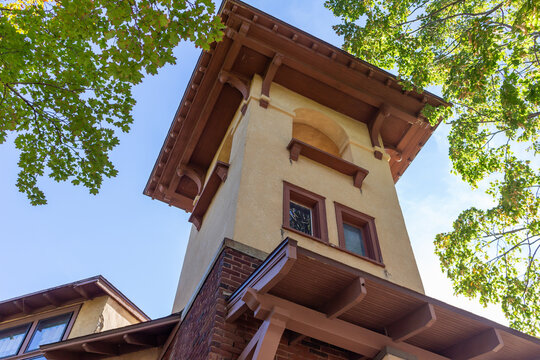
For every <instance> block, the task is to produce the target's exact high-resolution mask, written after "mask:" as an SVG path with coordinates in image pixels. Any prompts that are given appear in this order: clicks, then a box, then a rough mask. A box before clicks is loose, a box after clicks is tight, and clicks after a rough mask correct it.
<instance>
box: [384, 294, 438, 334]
mask: <svg viewBox="0 0 540 360" xmlns="http://www.w3.org/2000/svg"><path fill="white" fill-rule="evenodd" d="M436 320H437V316H436V315H435V309H434V308H433V305H432V304H429V303H426V304H424V305H422V306H421V307H419V308H418V309H416V310H415V311H413V312H411V313H410V314H407V315H405V316H403V317H402V318H401V319H399V320H397V321H394V322H393V323H392V324H390V325H388V326H387V327H386V333H387V335H388V336H390V337H391V338H392V339H393V340H394V341H396V342H400V341H405V340H407V339H409V338H411V337H413V336H415V335H417V334H419V333H421V332H422V331H424V330H426V329H428V328H430V327H431V326H432V325H433V324H434V323H435V321H436Z"/></svg>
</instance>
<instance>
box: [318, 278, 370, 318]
mask: <svg viewBox="0 0 540 360" xmlns="http://www.w3.org/2000/svg"><path fill="white" fill-rule="evenodd" d="M366 294H367V291H366V284H365V280H364V279H363V278H360V277H359V278H356V279H354V280H353V281H352V282H351V283H350V284H349V285H348V286H347V287H345V288H344V289H343V290H342V291H341V292H340V293H339V294H337V295H336V296H334V298H333V299H332V300H331V301H330V302H328V303H327V304H325V305H324V306H323V308H324V312H325V313H326V316H327V317H328V318H329V319H335V318H337V317H339V316H340V315H341V314H343V313H345V312H346V311H347V310H349V309H350V308H352V307H353V306H355V305H357V304H359V303H360V302H361V301H362V300H363V299H364V298H365V297H366Z"/></svg>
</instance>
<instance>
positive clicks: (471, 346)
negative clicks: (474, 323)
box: [443, 328, 504, 360]
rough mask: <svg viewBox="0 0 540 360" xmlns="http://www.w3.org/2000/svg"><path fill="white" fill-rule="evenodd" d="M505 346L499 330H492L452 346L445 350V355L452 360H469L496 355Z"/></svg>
mask: <svg viewBox="0 0 540 360" xmlns="http://www.w3.org/2000/svg"><path fill="white" fill-rule="evenodd" d="M503 346H504V342H503V340H502V338H501V334H499V330H497V329H495V328H491V329H488V330H486V331H484V332H481V333H480V334H478V335H476V336H473V337H471V338H468V339H465V340H464V341H462V342H460V343H458V344H455V345H453V346H451V347H450V348H448V349H446V350H444V351H443V354H444V356H446V357H449V358H451V359H452V360H468V359H472V358H475V357H477V356H480V355H483V354H487V353H496V352H497V351H499V350H501V349H502V348H503Z"/></svg>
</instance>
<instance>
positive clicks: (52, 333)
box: [0, 306, 79, 360]
mask: <svg viewBox="0 0 540 360" xmlns="http://www.w3.org/2000/svg"><path fill="white" fill-rule="evenodd" d="M78 310H79V306H77V307H71V308H64V309H61V310H57V311H54V312H47V313H44V314H39V315H36V316H34V317H31V318H25V319H21V320H18V321H14V322H10V323H8V324H4V325H0V359H6V360H7V359H10V360H11V359H13V360H18V359H27V360H35V359H42V358H43V357H42V356H41V353H40V351H39V347H40V346H41V345H46V344H51V343H54V342H58V341H61V340H65V339H66V338H67V336H68V334H69V331H70V330H71V327H72V326H73V323H74V321H75V317H76V315H77V313H78Z"/></svg>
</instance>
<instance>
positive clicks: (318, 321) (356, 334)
mask: <svg viewBox="0 0 540 360" xmlns="http://www.w3.org/2000/svg"><path fill="white" fill-rule="evenodd" d="M247 293H248V294H249V297H250V298H251V299H250V301H247V302H246V304H248V306H249V308H250V309H251V310H252V311H254V316H255V317H256V318H258V319H264V317H265V316H267V312H265V311H263V312H260V311H257V310H258V309H259V308H260V307H261V306H263V307H265V308H270V309H272V308H276V307H279V308H281V309H284V310H285V311H288V313H289V314H290V318H289V319H288V321H287V323H286V328H287V329H289V330H292V331H294V332H297V333H299V334H303V335H306V336H309V337H312V338H315V339H318V340H320V341H324V342H326V343H329V344H331V345H334V346H338V347H341V348H343V349H346V350H349V351H352V352H355V353H357V354H361V355H364V356H367V357H370V358H372V357H375V356H376V355H377V354H378V353H379V352H380V350H381V349H382V348H384V347H385V346H392V347H394V348H396V349H399V350H401V351H405V352H407V353H410V354H413V355H415V356H416V357H417V358H418V360H448V358H447V357H445V356H441V355H438V354H436V353H433V352H431V351H428V350H425V349H422V348H420V347H417V346H414V345H411V344H407V343H405V342H401V343H396V342H394V341H393V340H392V338H390V337H388V336H385V335H383V334H380V333H377V332H374V331H371V330H369V329H366V328H363V327H361V326H358V325H354V324H352V323H349V322H347V321H344V320H340V319H329V318H328V317H327V316H326V314H324V313H321V312H319V311H316V310H312V309H310V308H307V307H305V306H302V305H298V304H296V303H293V302H291V301H288V300H285V299H282V298H279V297H277V296H274V295H270V294H264V295H260V294H258V293H257V292H256V291H255V290H253V289H248V292H247Z"/></svg>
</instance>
